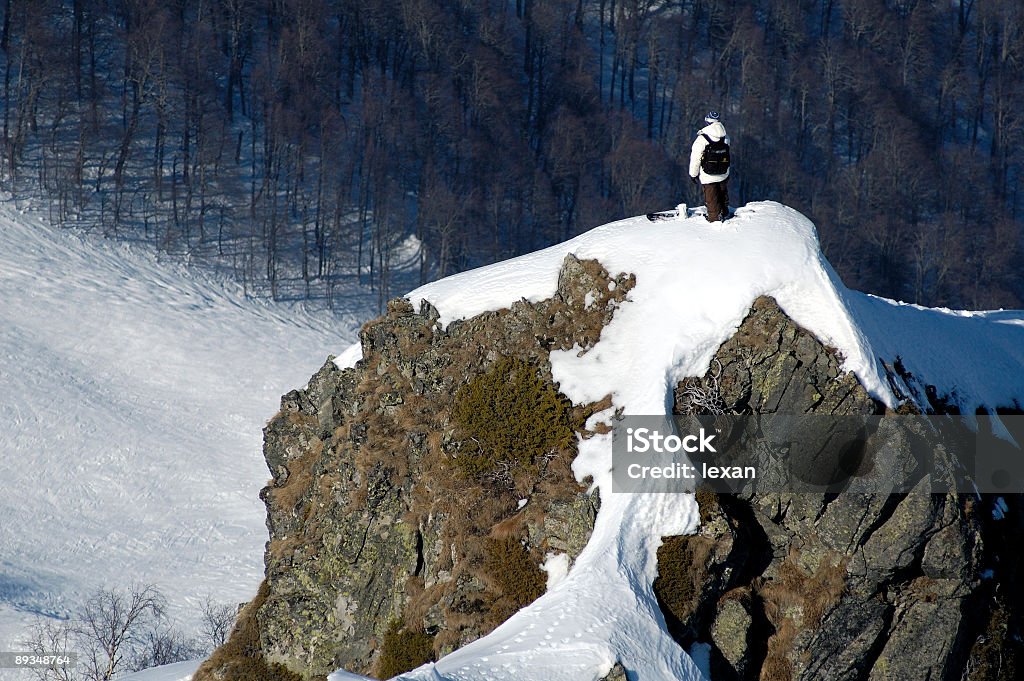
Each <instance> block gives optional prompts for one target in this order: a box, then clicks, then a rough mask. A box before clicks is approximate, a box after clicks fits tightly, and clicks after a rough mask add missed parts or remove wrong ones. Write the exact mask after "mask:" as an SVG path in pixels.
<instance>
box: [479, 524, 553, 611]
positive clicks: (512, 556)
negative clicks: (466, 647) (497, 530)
mask: <svg viewBox="0 0 1024 681" xmlns="http://www.w3.org/2000/svg"><path fill="white" fill-rule="evenodd" d="M486 547H487V548H486V553H485V555H484V559H483V571H484V575H485V577H486V580H487V582H488V583H490V584H492V585H493V586H494V588H495V590H496V591H497V592H498V597H497V598H496V599H494V602H493V603H492V605H491V608H490V613H491V616H492V619H494V620H497V622H504V621H505V620H506V619H508V618H509V617H511V616H512V614H513V613H515V612H516V611H518V610H520V609H522V608H524V607H526V606H527V605H529V604H530V603H532V602H533V601H535V600H537V599H538V598H540V596H541V595H542V594H543V593H544V590H545V589H546V588H547V575H546V574H545V572H544V571H543V570H541V569H540V566H539V565H538V564H537V561H536V560H534V557H533V556H532V555H531V554H530V551H529V550H528V549H527V548H526V547H525V546H523V544H522V542H520V541H519V539H518V538H517V537H515V536H505V537H501V538H488V539H487V542H486ZM497 622H496V623H497Z"/></svg>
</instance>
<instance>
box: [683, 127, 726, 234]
mask: <svg viewBox="0 0 1024 681" xmlns="http://www.w3.org/2000/svg"><path fill="white" fill-rule="evenodd" d="M704 122H705V123H706V124H707V125H705V126H704V127H703V128H701V129H700V131H698V132H697V138H696V139H695V140H693V147H692V148H691V149H690V180H691V181H692V182H693V183H694V184H700V185H701V186H702V187H703V189H704V205H706V206H707V210H708V213H707V220H708V222H716V221H718V220H725V219H726V218H727V217H729V189H728V186H727V184H728V181H729V136H728V135H727V134H726V132H725V126H724V125H722V121H721V120H719V116H718V112H717V111H711V112H709V113H708V115H707V116H705V117H704Z"/></svg>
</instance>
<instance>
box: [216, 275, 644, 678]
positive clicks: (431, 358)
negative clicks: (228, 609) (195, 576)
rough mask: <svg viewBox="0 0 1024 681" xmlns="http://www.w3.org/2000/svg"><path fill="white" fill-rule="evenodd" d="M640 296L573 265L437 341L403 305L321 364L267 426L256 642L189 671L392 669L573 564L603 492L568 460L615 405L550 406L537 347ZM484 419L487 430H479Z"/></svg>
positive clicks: (582, 341) (252, 609) (431, 323)
mask: <svg viewBox="0 0 1024 681" xmlns="http://www.w3.org/2000/svg"><path fill="white" fill-rule="evenodd" d="M632 284H633V280H632V278H631V277H629V276H619V277H611V276H610V275H609V274H608V273H607V272H605V271H604V269H603V268H601V267H600V265H598V264H597V263H595V262H581V261H579V260H576V259H575V258H573V257H571V256H570V257H568V258H566V261H565V263H564V266H563V268H562V271H561V275H560V277H559V282H558V290H557V292H556V294H555V295H554V296H553V297H551V298H550V299H547V300H544V301H541V302H538V303H528V302H526V301H522V302H520V303H517V304H515V305H513V306H512V307H511V308H509V309H503V310H499V311H497V312H492V313H487V314H483V315H480V316H479V317H475V318H473V319H469V320H466V321H462V322H457V323H454V324H450V325H449V326H448V327H447V328H445V329H442V328H441V327H440V326H439V325H438V324H437V319H438V317H437V313H436V311H435V310H433V309H432V308H431V307H429V306H424V307H423V308H422V309H420V310H418V311H416V310H413V308H412V307H411V306H410V305H409V304H408V303H407V302H405V301H401V300H396V301H393V302H392V303H391V304H390V305H389V307H388V312H387V314H386V315H384V316H383V317H381V318H379V319H377V320H375V321H373V322H370V323H368V324H367V325H365V326H364V328H363V329H362V332H361V340H362V356H363V359H362V360H361V361H360V362H359V363H358V364H357V365H356V367H354V368H348V369H339V368H337V366H335V364H334V362H333V361H330V360H329V361H328V362H327V363H326V364H325V365H324V366H323V368H321V369H320V371H318V372H317V373H316V375H314V376H313V377H312V378H311V379H310V381H309V384H308V385H307V386H306V388H305V389H303V390H297V391H293V392H291V393H288V394H287V395H285V396H284V397H283V398H282V400H281V410H280V412H279V413H278V414H277V415H276V416H275V417H274V418H273V419H272V420H271V421H270V423H269V424H268V425H267V427H266V429H265V431H264V443H265V444H264V456H265V458H266V461H267V465H268V467H269V469H270V472H271V475H272V479H271V480H270V482H269V483H268V485H267V487H266V488H265V489H264V490H263V492H262V494H261V496H262V498H263V501H264V502H265V504H266V506H267V527H268V529H269V531H270V541H269V542H268V543H267V549H266V554H265V564H266V580H265V582H264V587H263V589H262V590H261V594H260V597H259V599H258V601H257V602H256V603H255V605H254V604H250V606H249V607H248V608H247V610H246V612H245V613H244V614H245V616H246V617H248V618H249V620H250V622H249V629H248V632H249V636H250V638H251V639H254V640H250V642H249V644H248V646H240V645H237V641H236V645H235V646H233V647H232V646H231V644H229V646H228V647H227V648H228V649H227V650H225V651H221V654H215V655H214V656H213V658H212V659H211V660H210V661H209V662H208V663H207V664H206V665H205V666H204V668H203V669H202V670H201V671H200V673H199V674H198V676H197V677H196V678H197V679H202V678H240V677H241V676H244V675H251V674H254V673H256V672H255V671H254V669H258V672H259V673H261V674H266V675H267V676H268V677H269V678H273V677H275V676H281V677H283V678H288V677H290V676H291V675H298V676H301V677H306V678H312V677H322V676H324V675H326V674H327V673H329V672H331V671H333V670H334V669H337V668H339V667H345V668H347V669H350V670H354V671H360V672H364V673H375V674H377V675H379V676H382V677H387V676H391V675H392V674H394V673H398V672H400V671H404V670H405V669H408V668H411V666H415V665H417V664H420V663H422V662H425V661H427V660H430V659H434V658H435V657H436V656H439V655H443V654H445V653H446V652H449V651H451V650H453V649H455V648H457V647H459V646H461V645H463V644H465V643H467V642H468V641H471V640H473V639H476V638H479V637H480V636H482V635H484V634H486V633H487V632H489V631H490V630H491V629H493V628H494V627H495V626H497V625H498V624H499V623H501V622H502V621H503V620H504V619H506V618H507V617H508V616H509V615H510V614H512V613H513V612H515V611H516V610H518V609H519V608H521V607H522V606H524V605H526V604H527V603H529V602H530V601H531V600H533V599H534V598H536V597H537V596H538V595H540V594H541V593H543V591H544V588H545V583H546V579H547V574H546V573H545V572H544V571H543V570H542V568H541V566H542V564H543V563H544V562H545V560H546V559H547V557H548V556H549V555H550V556H559V555H563V554H564V555H565V556H567V557H568V559H569V560H570V561H571V560H572V559H573V558H574V557H575V556H576V555H578V553H579V552H580V551H581V550H582V548H583V546H584V545H586V542H587V539H588V538H589V535H590V530H591V528H592V526H593V521H594V517H595V515H596V513H597V509H598V506H599V500H598V497H597V496H596V495H591V494H587V493H586V488H584V487H582V486H580V484H579V483H577V482H576V480H575V479H574V477H573V475H572V473H571V472H570V469H569V466H570V464H571V462H572V457H573V453H574V443H575V433H577V432H580V433H581V434H582V435H584V436H586V433H584V432H582V423H583V421H584V420H585V419H586V417H587V416H588V415H589V414H590V413H591V412H592V411H593V410H594V409H595V407H597V406H606V405H571V404H569V403H568V401H567V400H565V398H564V397H562V396H560V395H559V394H558V392H557V387H556V386H554V384H553V383H552V382H551V368H550V364H549V362H548V354H549V353H550V352H551V350H553V349H569V348H573V347H579V348H583V349H585V348H588V347H591V346H592V345H593V344H594V343H596V342H597V340H598V339H599V337H600V333H601V329H602V328H603V326H604V325H605V324H607V323H608V321H609V320H610V319H611V318H612V315H613V314H614V312H615V310H616V308H617V307H618V305H619V304H620V303H621V302H622V301H623V300H624V299H625V297H626V295H627V294H628V292H629V290H630V288H631V287H632ZM488 409H490V410H493V411H494V415H493V419H494V422H489V423H488V422H485V423H479V422H477V421H475V419H476V418H477V417H478V416H479V415H480V414H486V413H488ZM503 438H504V440H505V441H503V440H502V439H503ZM480 442H486V444H487V445H488V446H489V447H490V448H491V449H492V450H493V449H494V448H498V449H502V450H504V453H503V454H501V455H499V456H496V457H495V456H491V454H490V453H488V454H487V455H486V456H482V455H481V452H482V450H481V446H480ZM489 451H490V450H489ZM243 619H245V618H243ZM236 638H237V637H236ZM254 660H255V662H254Z"/></svg>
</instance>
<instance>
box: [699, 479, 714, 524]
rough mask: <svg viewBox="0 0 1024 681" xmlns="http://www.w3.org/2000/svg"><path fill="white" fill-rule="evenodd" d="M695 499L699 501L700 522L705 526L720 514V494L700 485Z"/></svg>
mask: <svg viewBox="0 0 1024 681" xmlns="http://www.w3.org/2000/svg"><path fill="white" fill-rule="evenodd" d="M694 497H695V498H696V500H697V509H698V511H699V513H700V522H701V524H702V525H703V524H705V523H707V522H708V520H710V519H711V518H712V516H715V515H717V514H718V512H719V506H718V494H717V493H716V492H715V490H713V489H711V488H710V487H708V486H707V485H699V486H698V487H697V489H696V491H695V492H694Z"/></svg>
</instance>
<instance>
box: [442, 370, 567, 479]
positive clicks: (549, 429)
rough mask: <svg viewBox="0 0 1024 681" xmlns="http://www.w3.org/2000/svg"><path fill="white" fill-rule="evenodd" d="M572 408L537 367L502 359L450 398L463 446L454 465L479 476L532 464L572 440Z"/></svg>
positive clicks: (564, 446)
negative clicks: (453, 399)
mask: <svg viewBox="0 0 1024 681" xmlns="http://www.w3.org/2000/svg"><path fill="white" fill-rule="evenodd" d="M571 412H572V404H571V403H570V402H569V400H568V399H566V398H565V396H563V395H562V394H561V393H559V392H558V389H557V388H556V387H555V386H554V384H553V383H551V382H550V381H547V380H544V379H542V378H541V377H540V376H538V369H537V367H535V366H534V365H532V364H529V363H527V362H524V361H522V360H519V359H514V358H511V357H505V358H502V359H500V360H498V362H497V363H496V364H495V365H494V366H493V367H491V369H490V370H489V371H487V372H486V373H483V374H478V375H477V376H475V377H474V378H473V379H472V380H470V381H469V383H467V384H465V385H464V386H462V387H461V388H460V389H459V390H458V392H457V393H456V394H455V403H454V405H453V407H452V418H453V420H454V422H455V424H456V425H457V427H458V430H459V433H460V435H461V436H462V440H463V442H464V444H465V446H464V447H463V451H462V452H460V454H459V456H458V457H457V458H456V459H455V464H456V465H457V466H458V467H459V468H460V469H461V470H462V471H463V472H464V473H466V474H467V475H470V476H482V475H486V474H489V473H492V472H494V471H495V470H496V469H497V468H498V467H499V466H508V467H511V468H515V467H520V466H526V467H529V466H533V465H534V463H535V461H536V459H537V458H538V457H541V456H544V455H546V454H548V453H549V452H557V451H559V450H561V449H566V448H568V447H569V446H570V445H571V444H572V442H573V433H574V428H573V423H572V419H571Z"/></svg>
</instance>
